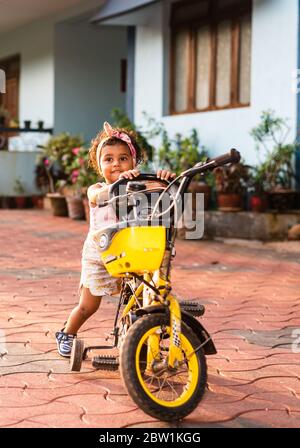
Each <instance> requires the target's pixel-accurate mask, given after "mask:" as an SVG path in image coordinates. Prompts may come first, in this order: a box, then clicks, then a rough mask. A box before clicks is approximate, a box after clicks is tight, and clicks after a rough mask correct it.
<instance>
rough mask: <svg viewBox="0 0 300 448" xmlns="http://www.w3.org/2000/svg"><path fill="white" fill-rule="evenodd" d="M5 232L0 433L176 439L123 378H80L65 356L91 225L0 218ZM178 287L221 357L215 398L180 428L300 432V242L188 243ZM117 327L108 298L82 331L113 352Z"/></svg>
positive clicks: (90, 374) (214, 362)
mask: <svg viewBox="0 0 300 448" xmlns="http://www.w3.org/2000/svg"><path fill="white" fill-rule="evenodd" d="M0 232H1V233H0V235H1V246H0V272H1V276H0V427H13V428H17V427H41V428H44V427H45V428H46V427H71V428H72V427H84V428H86V427H96V428H107V427H116V428H120V427H144V428H145V427H149V428H150V427H151V428H152V427H172V424H166V423H162V422H158V421H155V420H154V419H152V418H151V417H149V416H147V415H145V414H144V413H143V412H142V411H141V410H139V409H138V408H137V407H136V405H135V404H134V403H133V402H132V401H131V399H130V397H129V396H128V395H127V394H126V392H125V389H124V388H123V386H122V384H121V380H120V376H119V373H118V372H101V371H95V370H94V369H93V367H92V365H91V362H90V360H87V361H85V362H84V364H83V369H82V371H81V372H80V373H70V371H69V366H68V360H66V359H64V358H61V357H60V356H59V355H58V354H57V351H56V343H55V340H54V333H55V331H57V330H58V329H60V328H62V326H63V323H64V321H65V320H66V318H67V316H68V314H69V312H70V310H71V309H72V308H73V307H74V306H75V304H76V303H77V299H78V297H77V287H78V282H79V274H80V251H81V246H82V243H83V241H84V238H85V234H86V232H87V224H86V223H85V222H84V221H72V220H71V219H68V218H55V217H52V216H51V215H50V214H49V212H47V211H43V210H0ZM173 280H174V287H175V291H176V292H177V293H178V294H179V296H181V297H184V298H186V299H189V300H193V299H196V298H198V297H199V298H201V301H202V303H203V304H204V305H205V307H206V313H205V315H204V316H203V317H202V318H201V321H202V323H203V324H204V326H205V327H206V328H207V330H208V331H209V332H210V333H211V335H212V336H213V338H214V341H215V344H216V347H217V350H218V354H217V355H214V356H209V357H207V361H208V385H207V391H206V395H205V398H204V399H203V401H202V402H201V404H200V405H199V407H198V408H197V409H196V410H195V411H194V412H193V413H192V414H191V415H190V416H188V417H187V418H186V419H185V420H184V421H183V422H181V423H180V424H178V425H177V426H180V427H188V428H190V427H236V428H238V427H297V428H299V427H300V242H299V243H269V244H266V245H263V244H260V243H247V242H245V243H242V244H241V243H239V242H238V241H227V242H226V243H223V242H208V241H178V243H177V256H176V259H175V262H174V270H173ZM113 316H114V303H113V300H112V299H109V298H106V299H105V300H104V301H103V302H102V305H101V308H100V309H99V311H98V313H97V314H96V315H94V316H93V317H92V318H91V319H89V320H88V321H87V322H86V323H85V325H84V326H83V327H82V329H81V332H80V337H81V338H83V339H84V341H85V344H89V345H94V344H102V343H103V344H104V343H105V336H106V334H108V333H109V332H110V330H111V328H112V324H113ZM297 330H298V333H297ZM297 334H298V336H297ZM297 337H298V340H299V344H298V343H297ZM297 352H298V353H297ZM174 426H175V424H173V427H174Z"/></svg>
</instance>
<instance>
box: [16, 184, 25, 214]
mask: <svg viewBox="0 0 300 448" xmlns="http://www.w3.org/2000/svg"><path fill="white" fill-rule="evenodd" d="M14 191H15V192H16V193H17V196H16V197H15V203H16V206H17V208H25V205H26V196H25V188H24V186H23V184H22V182H21V180H20V178H18V179H16V180H15V186H14Z"/></svg>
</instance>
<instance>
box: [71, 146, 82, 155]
mask: <svg viewBox="0 0 300 448" xmlns="http://www.w3.org/2000/svg"><path fill="white" fill-rule="evenodd" d="M79 151H80V148H73V149H72V153H73V154H75V156H77V155H78V153H79Z"/></svg>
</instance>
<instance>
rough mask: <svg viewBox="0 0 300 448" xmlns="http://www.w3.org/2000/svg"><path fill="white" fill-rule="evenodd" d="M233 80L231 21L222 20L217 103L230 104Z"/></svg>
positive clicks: (218, 33)
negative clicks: (231, 82)
mask: <svg viewBox="0 0 300 448" xmlns="http://www.w3.org/2000/svg"><path fill="white" fill-rule="evenodd" d="M230 81H231V22H230V21H229V20H227V21H224V22H221V23H220V24H219V25H218V31H217V82H216V105H217V106H218V107H224V106H227V105H229V104H230Z"/></svg>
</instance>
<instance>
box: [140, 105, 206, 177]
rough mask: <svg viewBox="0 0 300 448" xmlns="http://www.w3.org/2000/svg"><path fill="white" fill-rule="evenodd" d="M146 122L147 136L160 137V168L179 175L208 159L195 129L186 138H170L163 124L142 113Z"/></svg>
mask: <svg viewBox="0 0 300 448" xmlns="http://www.w3.org/2000/svg"><path fill="white" fill-rule="evenodd" d="M144 116H145V118H146V119H147V122H148V129H149V130H148V135H149V137H151V138H154V137H160V139H161V142H160V146H159V147H158V152H157V156H158V163H159V166H160V167H161V168H165V169H168V170H170V171H172V172H175V173H176V174H177V175H179V174H180V173H181V172H182V171H185V170H187V169H189V168H191V167H192V166H194V165H195V164H196V163H198V162H201V161H203V162H204V161H205V160H207V158H208V151H207V149H206V148H205V147H204V146H203V145H202V144H201V142H200V138H199V134H198V131H197V129H192V130H191V132H190V134H189V135H188V136H183V135H182V134H180V133H177V134H176V135H175V137H174V138H170V136H169V134H168V132H167V130H166V128H165V126H164V124H163V123H160V122H157V121H156V120H155V119H154V118H151V117H149V116H148V115H147V114H146V113H144Z"/></svg>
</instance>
